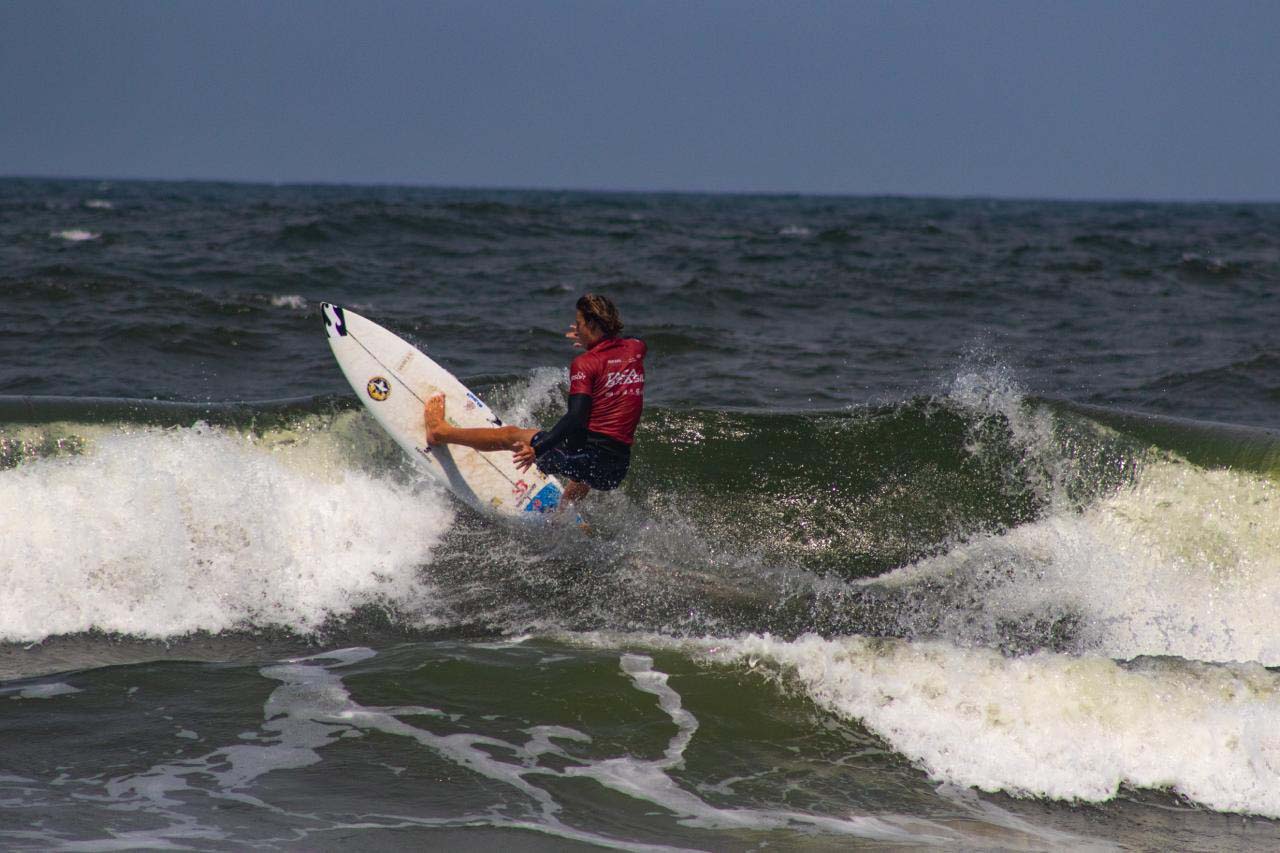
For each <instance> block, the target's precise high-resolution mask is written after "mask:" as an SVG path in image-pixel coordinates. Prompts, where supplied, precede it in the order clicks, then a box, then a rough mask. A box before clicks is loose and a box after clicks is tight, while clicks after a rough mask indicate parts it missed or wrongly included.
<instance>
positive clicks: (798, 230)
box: [778, 225, 813, 237]
mask: <svg viewBox="0 0 1280 853" xmlns="http://www.w3.org/2000/svg"><path fill="white" fill-rule="evenodd" d="M778 234H779V236H782V237H811V236H813V231H811V230H810V229H808V228H805V227H804V226H803V225H788V226H786V227H785V228H783V229H782V230H780V231H779V232H778Z"/></svg>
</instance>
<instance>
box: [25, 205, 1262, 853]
mask: <svg viewBox="0 0 1280 853" xmlns="http://www.w3.org/2000/svg"><path fill="white" fill-rule="evenodd" d="M1277 285H1280V206H1274V205H1272V206H1260V205H1202V204H1197V205H1171V204H1118V203H1107V204H1089V203H1059V202H1030V201H991V200H929V199H900V198H827V197H801V196H796V197H781V196H767V197H764V196H761V197H755V196H694V195H688V196H685V195H642V194H603V193H602V194H588V193H549V192H491V191H464V190H425V189H405V188H347V187H268V186H244V185H231V184H175V183H141V182H120V183H106V182H97V181H39V180H0V295H2V296H3V312H0V519H2V521H0V525H2V527H0V846H5V847H8V848H17V849H50V848H59V849H74V850H105V849H120V848H130V847H147V846H166V845H167V846H173V847H178V848H184V849H232V848H240V847H243V846H246V845H255V846H261V847H265V848H295V849H327V848H347V847H351V846H355V845H370V846H374V847H377V848H389V849H398V848H402V847H403V848H415V849H418V848H421V847H424V846H425V847H439V848H448V849H490V848H493V847H495V846H499V845H501V846H506V847H513V848H515V849H533V850H539V849H548V850H551V849H555V850H559V849H590V848H593V847H616V848H623V849H699V850H746V849H757V848H761V847H766V846H768V847H774V848H783V849H791V848H805V849H832V850H834V849H847V848H848V846H849V845H850V844H851V843H856V844H859V845H863V846H866V847H871V848H875V847H878V846H886V847H896V846H901V845H906V846H912V847H921V846H925V847H927V846H945V847H948V848H961V849H964V848H969V849H990V848H1000V849H1019V850H1021V849H1029V850H1040V849H1063V848H1071V849H1078V848H1081V847H1088V848H1097V849H1111V848H1119V849H1170V848H1177V849H1203V850H1216V849H1223V848H1224V847H1232V848H1237V849H1238V848H1257V849H1269V848H1274V847H1275V846H1276V844H1277V843H1280V822H1278V821H1280V735H1278V734H1277V733H1278V732H1280V671H1276V670H1274V669H1273V667H1277V666H1280V635H1277V634H1276V631H1275V625H1277V624H1280V524H1278V523H1277V522H1278V521H1280V493H1278V492H1277V478H1278V477H1280V432H1277V431H1276V426H1277V424H1280V345H1278V344H1277V343H1276V336H1275V330H1276V328H1277V327H1278V325H1280V324H1278V323H1277V321H1278V320H1280V301H1278V300H1277V297H1276V291H1277ZM587 290H596V291H600V292H603V293H606V294H609V295H611V296H612V297H614V298H615V300H616V301H617V302H618V304H619V306H620V307H621V309H622V312H623V317H624V320H625V321H626V324H627V332H628V333H630V334H635V335H638V336H641V337H643V338H644V339H645V340H646V341H647V342H648V344H649V349H650V355H649V358H648V371H647V372H648V389H647V392H646V393H647V400H646V403H647V409H646V417H645V420H644V422H643V423H642V425H641V429H640V432H639V434H638V440H637V445H636V453H635V463H634V466H633V471H632V474H631V476H630V477H629V478H628V480H627V482H626V483H625V484H624V486H623V488H622V489H620V490H619V491H618V492H615V493H611V494H608V495H593V496H592V497H591V498H590V499H589V501H588V502H587V503H586V504H585V506H584V507H583V509H582V512H583V515H584V516H585V517H586V519H587V520H588V521H589V522H590V524H591V527H592V533H591V535H589V536H584V535H581V534H580V533H579V532H578V531H576V530H574V529H565V528H563V527H557V526H551V527H547V528H542V527H539V528H525V527H510V526H508V525H505V524H502V523H497V522H494V521H491V520H488V519H486V518H483V517H479V516H477V515H475V514H474V513H472V512H471V511H470V510H468V509H466V508H465V507H462V506H460V505H457V504H456V503H454V502H453V501H452V500H451V499H450V498H449V496H448V495H447V494H446V493H444V492H442V491H441V490H440V488H439V487H437V486H435V485H434V484H433V483H431V482H429V481H424V480H423V479H422V477H421V476H420V475H419V474H417V473H416V472H415V470H414V469H413V468H412V467H410V465H409V464H408V463H407V461H406V460H405V459H404V458H403V455H402V454H401V452H400V451H399V450H398V449H397V448H396V447H395V445H393V444H392V443H391V442H390V441H389V439H387V438H386V437H385V435H383V434H382V433H381V432H380V430H379V429H378V428H377V426H376V425H375V424H373V423H372V421H371V420H370V419H369V418H367V417H366V416H365V415H364V413H363V410H362V409H361V408H360V407H359V405H358V403H357V402H356V401H355V400H354V398H353V396H352V395H351V393H350V390H349V387H348V386H347V384H346V382H345V380H344V379H343V378H342V375H341V373H340V372H339V370H338V368H337V366H336V364H335V363H334V361H333V359H332V356H331V355H330V352H329V348H328V346H327V344H326V342H325V338H324V333H323V328H322V324H321V319H320V315H319V302H320V301H322V300H327V301H333V302H337V303H339V304H343V305H349V306H351V307H353V308H355V309H356V310H358V311H359V312H360V313H362V314H364V315H365V316H368V317H370V318H371V319H373V320H375V321H377V322H380V323H382V324H383V325H386V326H388V327H389V328H391V329H392V330H394V331H396V332H398V333H399V334H401V335H402V336H404V337H406V338H408V339H409V340H411V341H413V342H415V343H417V344H418V345H420V346H421V347H422V348H424V349H425V350H426V351H427V352H428V353H429V354H430V355H431V356H432V357H434V358H435V359H437V360H438V361H440V362H441V363H443V364H445V365H446V366H448V367H450V368H451V369H453V370H454V371H455V372H456V373H457V374H458V375H459V376H460V377H461V378H462V379H463V380H464V381H465V382H467V383H468V384H469V385H471V386H472V387H474V388H476V389H477V390H479V391H480V392H481V393H482V394H483V395H484V396H485V397H486V399H487V401H488V402H490V404H491V405H492V406H493V407H494V408H495V409H497V410H498V411H499V413H500V414H501V415H502V416H503V418H504V420H506V421H508V422H517V423H522V424H529V425H532V424H534V423H541V424H544V425H545V424H548V423H550V422H551V421H553V420H554V418H555V417H557V415H558V413H559V411H560V410H561V409H562V407H563V402H564V394H565V389H566V387H567V375H566V371H565V370H564V368H565V365H566V364H567V362H568V360H569V359H570V358H571V357H572V355H573V350H572V349H571V348H570V347H569V344H568V342H567V341H566V340H565V339H564V337H563V333H564V331H565V329H566V328H567V327H568V324H569V322H570V321H571V320H572V313H573V302H574V299H575V298H576V296H577V295H578V294H579V293H581V292H584V291H587Z"/></svg>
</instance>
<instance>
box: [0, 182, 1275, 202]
mask: <svg viewBox="0 0 1280 853" xmlns="http://www.w3.org/2000/svg"><path fill="white" fill-rule="evenodd" d="M0 181H68V182H71V181H97V182H117V183H151V184H228V185H232V186H251V187H278V188H287V187H296V188H305V187H328V188H351V189H362V188H363V189H408V190H434V191H444V192H494V193H501V192H510V193H578V194H582V195H649V196H654V195H674V196H729V197H732V196H740V197H775V198H789V197H798V198H831V199H835V198H845V199H903V200H916V201H994V202H1009V203H1012V202H1039V203H1047V204H1171V205H1173V204H1180V205H1197V204H1203V205H1259V206H1266V205H1276V204H1280V197H1277V198H1275V199H1265V198H1255V199H1240V198H1218V197H1209V198H1187V197H1178V196H1164V197H1150V198H1143V197H1139V196H1120V195H1117V196H1083V195H1082V196H1031V195H1025V196H1023V195H1003V194H998V193H956V194H947V193H903V192H861V193H860V192H850V191H843V192H842V191H831V192H822V191H815V190H707V189H678V190H677V189H646V188H636V187H625V188H620V187H616V188H601V187H590V188H588V187H566V186H550V185H548V186H510V185H499V184H490V185H485V184H473V185H464V184H445V183H439V184H435V183H413V182H393V181H358V180H283V181H272V180H267V179H260V178H156V177H138V176H104V175H47V174H0Z"/></svg>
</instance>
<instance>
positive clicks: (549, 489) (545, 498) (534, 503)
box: [524, 483, 560, 512]
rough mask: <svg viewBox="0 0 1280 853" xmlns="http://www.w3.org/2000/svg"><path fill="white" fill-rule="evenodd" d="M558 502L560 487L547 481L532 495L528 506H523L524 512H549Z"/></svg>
mask: <svg viewBox="0 0 1280 853" xmlns="http://www.w3.org/2000/svg"><path fill="white" fill-rule="evenodd" d="M559 503H560V489H558V488H557V487H556V484H555V483H547V484H546V485H545V486H543V487H542V489H541V490H539V492H538V493H537V494H536V495H534V496H533V500H531V501H529V504H528V506H526V507H525V508H524V511H525V512H550V511H551V510H553V509H555V508H556V505H557V504H559Z"/></svg>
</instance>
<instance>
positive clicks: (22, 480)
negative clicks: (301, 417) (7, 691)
mask: <svg viewBox="0 0 1280 853" xmlns="http://www.w3.org/2000/svg"><path fill="white" fill-rule="evenodd" d="M332 456H333V454H326V453H323V452H320V451H319V450H317V449H316V448H315V447H312V446H305V445H302V446H297V447H295V448H293V449H290V448H289V447H288V446H285V445H281V446H278V447H277V448H276V449H274V450H272V449H270V448H268V447H266V446H264V445H263V444H262V443H258V442H254V441H251V440H249V439H247V438H244V437H241V436H238V435H235V434H230V433H225V432H222V431H219V430H216V429H210V428H207V427H200V426H197V427H193V428H188V429H174V430H143V431H138V432H134V433H108V434H106V435H102V436H101V437H99V438H96V439H95V440H94V441H93V442H92V444H91V446H90V447H89V448H88V449H87V451H86V453H85V454H84V455H82V456H72V457H63V458H53V459H43V460H37V461H34V462H29V463H26V464H23V465H20V466H18V467H16V468H12V469H9V470H5V471H0V505H3V506H9V507H21V508H22V511H21V512H9V513H5V514H4V515H3V516H0V589H3V590H4V599H5V602H6V606H5V607H4V608H0V638H2V639H4V640H8V641H20V642H27V641H33V640H40V639H43V638H45V637H48V636H50V635H56V634H66V633H72V632H79V631H87V630H91V629H98V630H102V631H112V632H120V633H127V634H131V635H136V636H143V637H171V636H176V635H182V634H186V633H189V632H192V631H197V630H204V631H209V632H217V631H222V630H226V629H231V628H236V627H241V626H284V627H288V628H292V629H295V630H299V631H310V630H313V629H315V628H317V627H318V626H319V625H321V624H322V623H323V622H324V621H325V620H326V619H327V618H328V617H330V616H334V615H344V614H348V613H350V612H352V610H353V609H354V608H356V607H359V606H361V605H364V604H369V603H389V604H391V605H393V606H395V607H397V608H401V609H405V610H409V611H413V610H414V609H415V608H420V607H425V606H427V602H430V601H431V600H432V598H433V596H432V595H431V591H430V588H429V586H428V582H427V581H426V580H424V579H423V577H422V576H421V573H420V572H419V571H418V569H419V567H420V566H421V565H422V564H423V563H425V562H427V561H428V560H429V555H430V552H431V549H432V548H433V546H434V545H435V544H436V543H437V542H438V540H439V538H440V536H441V535H442V534H443V532H444V531H445V530H446V529H447V528H448V526H449V525H450V523H451V520H452V513H451V510H450V509H449V504H448V501H447V499H446V498H445V497H444V496H443V495H442V494H440V493H439V492H437V491H434V490H430V491H425V492H422V491H419V492H415V490H414V489H413V488H411V487H409V486H406V485H402V484H396V483H391V482H387V481H384V480H380V479H376V478H374V477H372V476H370V475H367V474H364V473H361V472H359V471H355V470H351V469H350V468H348V467H345V466H342V465H333V464H328V462H327V461H326V460H328V459H331V458H332ZM423 618H426V617H425V616H424V617H423Z"/></svg>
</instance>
